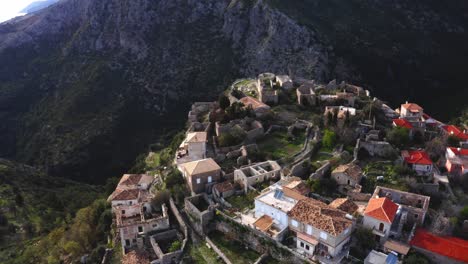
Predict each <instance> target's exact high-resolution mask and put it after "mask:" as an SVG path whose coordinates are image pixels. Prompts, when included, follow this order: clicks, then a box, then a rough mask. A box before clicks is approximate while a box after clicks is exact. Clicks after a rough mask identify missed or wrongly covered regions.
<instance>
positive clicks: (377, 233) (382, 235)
mask: <svg viewBox="0 0 468 264" xmlns="http://www.w3.org/2000/svg"><path fill="white" fill-rule="evenodd" d="M386 233H387V229H383V230H379V229H377V228H375V227H373V228H372V234H374V235H378V236H381V237H384V236H385V234H386Z"/></svg>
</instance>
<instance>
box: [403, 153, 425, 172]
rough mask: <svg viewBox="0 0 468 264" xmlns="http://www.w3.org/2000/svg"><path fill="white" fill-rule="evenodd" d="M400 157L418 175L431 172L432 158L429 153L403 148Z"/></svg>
mask: <svg viewBox="0 0 468 264" xmlns="http://www.w3.org/2000/svg"><path fill="white" fill-rule="evenodd" d="M401 157H402V158H403V159H404V161H405V163H406V164H407V165H408V166H409V167H410V168H412V169H413V170H415V171H416V173H417V174H418V175H425V174H429V173H430V172H432V160H431V158H429V155H428V154H427V153H426V152H424V151H421V150H403V151H402V152H401Z"/></svg>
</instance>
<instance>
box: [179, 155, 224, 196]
mask: <svg viewBox="0 0 468 264" xmlns="http://www.w3.org/2000/svg"><path fill="white" fill-rule="evenodd" d="M179 169H180V171H181V172H182V175H183V176H184V178H185V179H186V181H187V184H188V186H189V188H190V190H191V191H192V192H193V193H202V192H207V191H209V190H210V187H212V186H213V185H214V184H215V183H216V182H218V181H219V180H220V179H221V167H220V166H219V165H218V164H217V163H216V162H215V161H214V160H213V159H212V158H209V159H202V160H196V161H192V162H188V163H183V164H180V165H179Z"/></svg>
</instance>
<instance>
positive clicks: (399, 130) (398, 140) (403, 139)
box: [387, 127, 410, 149]
mask: <svg viewBox="0 0 468 264" xmlns="http://www.w3.org/2000/svg"><path fill="white" fill-rule="evenodd" d="M387 140H388V142H389V143H390V144H392V145H394V146H397V147H398V148H401V149H403V148H406V147H408V145H409V143H410V137H409V130H408V129H407V128H404V127H394V128H392V129H391V130H390V131H389V132H388V133H387Z"/></svg>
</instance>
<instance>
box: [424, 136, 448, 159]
mask: <svg viewBox="0 0 468 264" xmlns="http://www.w3.org/2000/svg"><path fill="white" fill-rule="evenodd" d="M425 151H426V152H427V153H428V154H429V156H430V157H431V159H432V160H433V161H437V160H439V159H440V158H441V157H442V156H443V155H444V153H445V143H444V141H443V140H442V139H441V138H434V139H433V140H431V141H429V142H427V143H426V148H425Z"/></svg>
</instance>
